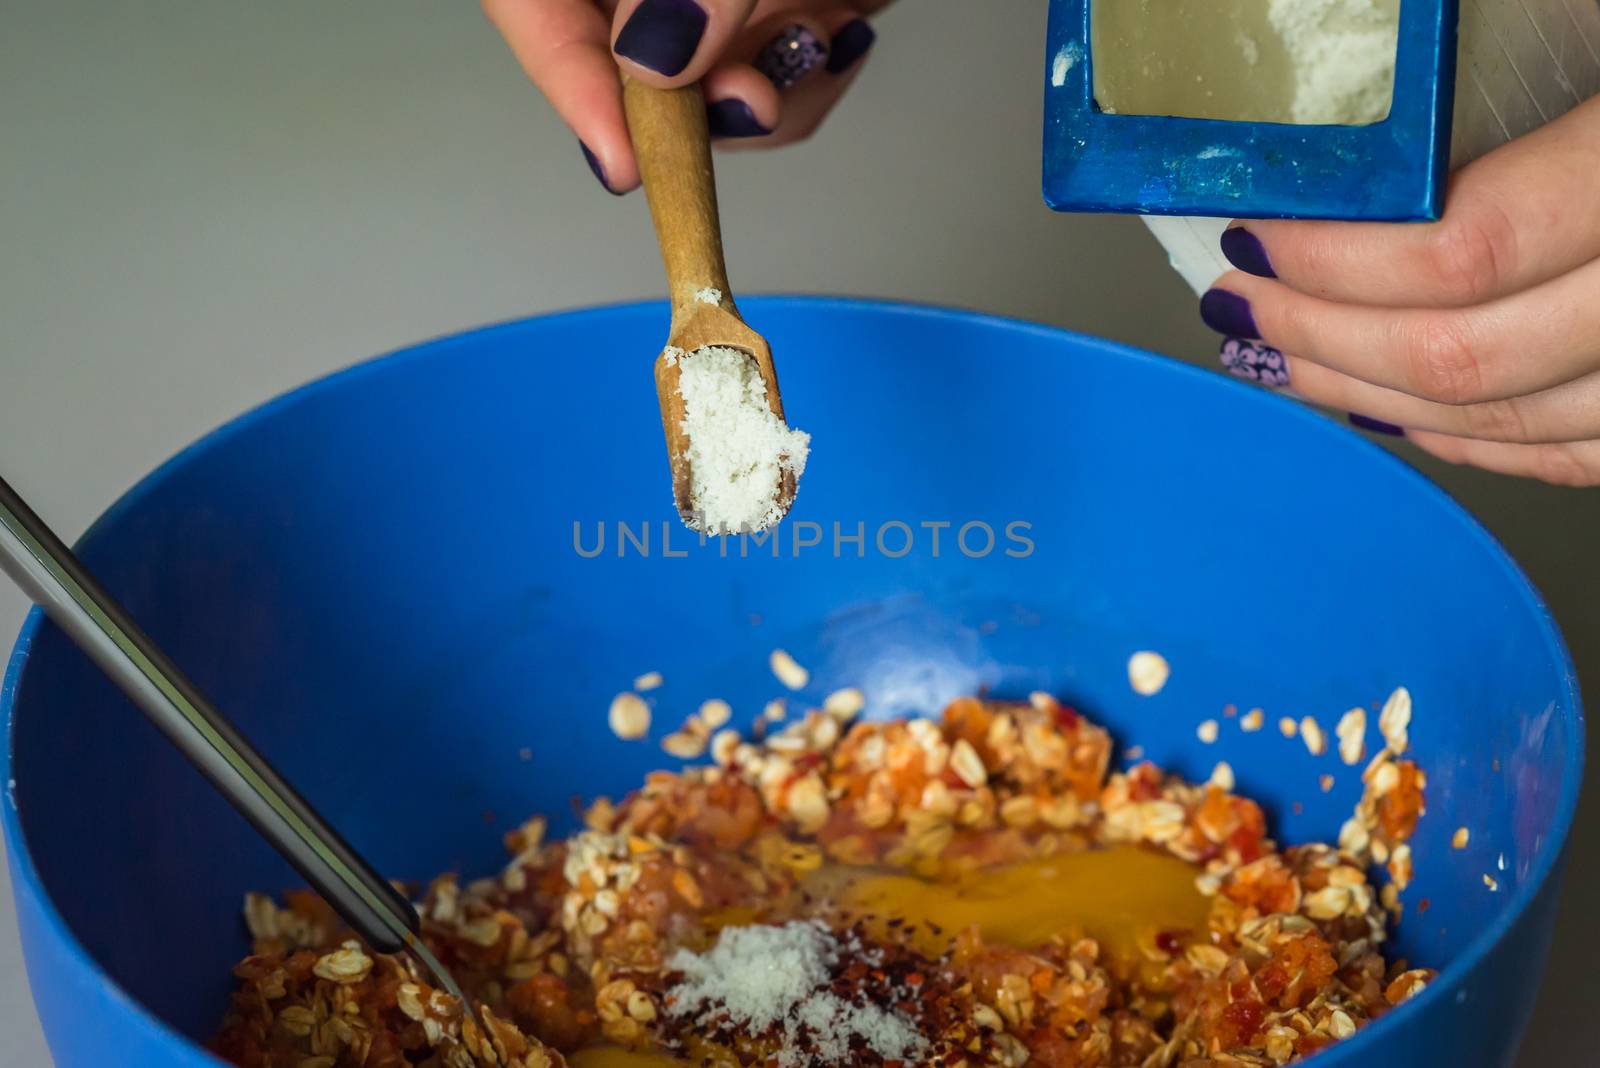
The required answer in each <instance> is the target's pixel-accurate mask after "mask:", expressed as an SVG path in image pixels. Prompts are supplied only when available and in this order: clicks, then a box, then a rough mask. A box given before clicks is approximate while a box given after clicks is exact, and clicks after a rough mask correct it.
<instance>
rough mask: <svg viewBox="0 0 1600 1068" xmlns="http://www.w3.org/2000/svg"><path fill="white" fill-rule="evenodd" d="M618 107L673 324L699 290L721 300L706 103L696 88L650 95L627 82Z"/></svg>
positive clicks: (724, 285) (724, 287) (723, 275)
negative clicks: (664, 278) (624, 121)
mask: <svg viewBox="0 0 1600 1068" xmlns="http://www.w3.org/2000/svg"><path fill="white" fill-rule="evenodd" d="M622 100H623V106H624V108H625V109H626V111H627V115H628V133H629V134H630V135H631V136H632V138H633V154H634V156H635V158H637V159H638V161H639V174H640V176H641V177H642V178H643V179H644V191H645V195H646V196H647V197H648V198H649V200H650V217H651V218H652V219H653V220H655V225H656V240H657V241H658V242H659V243H660V245H661V259H662V260H663V262H665V264H666V267H667V291H668V293H669V294H670V296H671V298H672V310H673V318H674V319H675V320H676V319H677V318H678V314H679V310H680V309H683V310H685V311H687V310H690V309H692V308H693V307H694V302H695V296H694V295H695V293H696V292H698V291H699V290H702V289H705V288H708V287H709V288H711V289H717V290H720V291H721V292H722V295H723V297H727V296H728V269H727V267H726V265H725V264H724V263H723V259H722V226H721V223H720V222H718V219H717V181H716V176H715V175H714V174H713V173H712V169H711V136H710V134H709V133H708V132H707V130H706V104H705V98H704V97H703V96H702V95H701V93H700V86H699V85H698V84H696V85H686V86H684V87H683V88H681V89H655V88H652V87H650V86H648V85H644V84H642V83H640V82H636V81H633V80H631V79H629V80H627V81H626V82H625V83H624V85H623V88H622Z"/></svg>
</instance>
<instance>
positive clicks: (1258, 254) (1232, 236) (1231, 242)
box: [1222, 226, 1278, 278]
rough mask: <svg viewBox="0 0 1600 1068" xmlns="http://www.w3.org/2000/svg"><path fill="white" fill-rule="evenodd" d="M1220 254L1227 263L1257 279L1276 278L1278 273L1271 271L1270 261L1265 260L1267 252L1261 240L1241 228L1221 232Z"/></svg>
mask: <svg viewBox="0 0 1600 1068" xmlns="http://www.w3.org/2000/svg"><path fill="white" fill-rule="evenodd" d="M1222 254H1223V255H1224V256H1226V257H1227V258H1228V262H1229V263H1231V264H1233V265H1234V266H1235V267H1237V268H1239V270H1241V271H1243V272H1245V273H1246V274H1253V275H1255V276H1256V277H1257V278H1276V277H1278V272H1276V271H1274V270H1273V269H1272V261H1271V260H1269V259H1267V250H1266V248H1265V246H1263V245H1262V244H1261V239H1260V238H1259V237H1257V236H1256V235H1255V234H1252V233H1251V232H1250V231H1249V230H1246V229H1245V228H1244V227H1242V226H1230V227H1228V229H1226V230H1224V231H1222Z"/></svg>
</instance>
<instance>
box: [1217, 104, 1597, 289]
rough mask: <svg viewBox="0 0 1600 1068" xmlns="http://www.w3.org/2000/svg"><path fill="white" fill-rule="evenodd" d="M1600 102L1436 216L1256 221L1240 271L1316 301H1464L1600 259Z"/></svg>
mask: <svg viewBox="0 0 1600 1068" xmlns="http://www.w3.org/2000/svg"><path fill="white" fill-rule="evenodd" d="M1596 173H1600V97H1596V98H1595V99H1594V100H1591V101H1589V102H1588V103H1587V104H1583V105H1580V106H1579V107H1577V108H1575V109H1574V110H1572V111H1570V112H1568V113H1567V114H1566V115H1564V116H1562V117H1561V118H1559V119H1556V120H1555V121H1554V122H1552V123H1550V124H1549V125H1548V126H1545V127H1542V128H1541V129H1539V130H1536V131H1534V132H1533V133H1531V134H1528V135H1527V136H1526V137H1521V138H1518V139H1517V140H1515V141H1512V142H1510V143H1509V144H1506V145H1503V146H1501V147H1500V148H1497V149H1495V150H1494V151H1493V152H1491V153H1489V154H1488V155H1487V156H1484V157H1483V158H1482V159H1479V160H1476V161H1474V162H1472V163H1470V164H1468V165H1467V166H1466V167H1464V168H1462V169H1461V170H1460V171H1458V172H1457V173H1456V174H1455V175H1454V176H1453V177H1452V179H1451V182H1450V190H1449V193H1448V194H1447V196H1446V199H1445V209H1444V214H1443V216H1442V217H1441V219H1440V220H1439V221H1438V222H1436V223H1420V224H1411V223H1399V224H1396V223H1347V222H1307V221H1294V220H1267V219H1263V220H1250V221H1247V222H1243V223H1240V224H1236V225H1235V226H1233V227H1231V228H1229V229H1228V230H1227V231H1226V232H1225V233H1224V234H1223V238H1222V249H1223V253H1224V254H1225V255H1226V256H1227V257H1228V259H1229V261H1230V262H1232V263H1233V265H1234V266H1235V267H1238V268H1239V269H1240V270H1242V271H1246V272H1248V273H1250V274H1254V275H1259V276H1262V277H1275V278H1277V279H1278V280H1279V281H1282V282H1284V283H1285V284H1287V285H1289V286H1291V287H1293V288H1294V289H1297V290H1299V291H1300V292H1302V293H1305V294H1308V295H1310V296H1315V297H1320V298H1322V299H1324V300H1332V301H1339V302H1341V303H1346V304H1366V305H1372V306H1376V307H1390V308H1394V307H1417V306H1432V307H1464V306H1466V305H1470V304H1479V303H1482V302H1484V301H1487V300H1491V299H1493V298H1495V297H1501V296H1506V295H1508V294H1511V293H1519V292H1521V291H1523V290H1525V289H1529V288H1531V287H1533V286H1535V285H1538V284H1539V283H1541V282H1547V281H1549V280H1550V279H1552V278H1555V277H1558V276H1560V275H1563V274H1565V273H1567V272H1568V271H1571V270H1573V269H1574V268H1576V267H1580V266H1582V265H1583V264H1585V263H1588V262H1589V261H1590V260H1592V259H1595V258H1596V257H1600V184H1597V183H1596V181H1595V174H1596Z"/></svg>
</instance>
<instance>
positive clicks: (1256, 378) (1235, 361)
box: [1218, 337, 1289, 389]
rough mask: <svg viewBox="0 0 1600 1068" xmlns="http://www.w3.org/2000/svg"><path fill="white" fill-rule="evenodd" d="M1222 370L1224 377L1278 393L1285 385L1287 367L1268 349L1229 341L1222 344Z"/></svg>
mask: <svg viewBox="0 0 1600 1068" xmlns="http://www.w3.org/2000/svg"><path fill="white" fill-rule="evenodd" d="M1218 355H1219V356H1221V358H1222V366H1224V367H1226V368H1227V369H1228V373H1229V374H1231V375H1234V376H1236V377H1238V378H1242V379H1244V380H1245V381H1247V382H1260V383H1261V384H1262V385H1263V386H1271V387H1272V388H1273V389H1282V388H1283V387H1284V386H1287V385H1288V384H1289V363H1288V361H1287V360H1285V359H1284V358H1283V353H1281V352H1279V351H1278V350H1277V349H1275V348H1273V347H1272V346H1271V345H1264V344H1262V343H1261V342H1259V341H1249V340H1246V339H1245V338H1240V337H1230V338H1229V339H1228V340H1226V341H1224V342H1223V343H1222V351H1221V352H1220V353H1219V354H1218Z"/></svg>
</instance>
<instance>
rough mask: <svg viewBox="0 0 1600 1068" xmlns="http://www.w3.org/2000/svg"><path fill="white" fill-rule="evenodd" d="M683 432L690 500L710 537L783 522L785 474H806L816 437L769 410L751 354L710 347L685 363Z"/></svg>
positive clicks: (680, 386)
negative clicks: (781, 486) (780, 490)
mask: <svg viewBox="0 0 1600 1068" xmlns="http://www.w3.org/2000/svg"><path fill="white" fill-rule="evenodd" d="M678 364H679V366H680V368H681V369H680V371H679V381H678V392H679V393H681V394H682V395H683V412H684V414H683V432H684V434H685V435H686V436H687V437H688V439H689V448H688V455H687V456H686V457H685V459H687V460H688V461H689V478H690V497H691V499H692V502H693V505H694V510H695V514H696V515H697V517H698V520H699V527H700V529H702V530H704V531H706V532H707V533H709V534H737V533H740V532H741V531H750V532H751V533H755V532H757V531H761V530H765V529H766V528H767V527H769V526H771V525H772V524H773V523H775V522H777V521H778V519H779V518H781V516H780V514H779V511H778V500H777V496H778V485H779V479H780V477H781V475H782V473H783V472H784V471H792V472H793V473H794V477H795V478H796V479H797V480H798V479H799V478H800V475H801V474H802V473H803V472H804V471H805V466H806V456H807V454H808V453H809V451H810V445H811V435H809V434H806V433H805V432H803V431H800V430H791V429H790V428H789V427H787V426H785V425H784V424H783V420H781V419H779V418H778V417H777V416H776V415H773V414H772V410H771V409H770V408H768V407H767V388H766V383H765V382H763V381H762V379H761V374H760V372H759V371H758V370H757V368H756V364H755V361H754V360H753V359H751V357H750V354H749V353H747V352H743V351H741V350H739V349H733V348H725V347H723V346H710V347H707V348H703V349H696V350H695V351H694V352H692V353H690V354H689V355H688V356H686V357H685V356H680V357H679V358H678Z"/></svg>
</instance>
